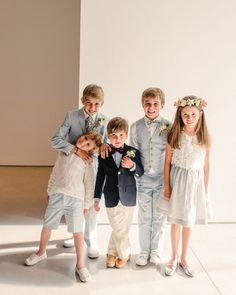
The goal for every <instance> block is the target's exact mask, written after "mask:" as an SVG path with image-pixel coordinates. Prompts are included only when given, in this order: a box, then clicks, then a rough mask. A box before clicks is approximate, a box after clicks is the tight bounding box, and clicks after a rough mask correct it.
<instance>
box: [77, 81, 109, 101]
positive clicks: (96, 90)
mask: <svg viewBox="0 0 236 295" xmlns="http://www.w3.org/2000/svg"><path fill="white" fill-rule="evenodd" d="M88 97H94V98H97V99H99V100H101V101H103V100H104V91H103V89H102V87H101V86H98V85H95V84H89V85H88V86H86V87H85V88H84V91H83V96H82V98H81V99H82V101H86V100H87V98H88Z"/></svg>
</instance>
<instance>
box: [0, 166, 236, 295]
mask: <svg viewBox="0 0 236 295" xmlns="http://www.w3.org/2000/svg"><path fill="white" fill-rule="evenodd" d="M50 171H51V168H50V167H0V294H4V295H5V294H6V295H25V294H26V295H27V294H30V295H35V294H50V295H51V294H56V295H60V294H69V295H73V294H81V295H85V294H91V295H93V294H96V295H100V294H101V295H107V294H109V295H126V294H127V295H139V294H142V295H152V294H153V295H154V294H155V295H167V294H168V295H169V294H170V295H179V294H181V295H185V294H186V295H194V294H196V295H199V294H204V295H205V294H206V295H217V294H222V295H235V294H236V287H235V285H236V255H235V249H236V224H209V225H207V226H196V227H195V228H194V230H193V235H192V240H191V249H190V253H189V262H190V264H191V266H192V267H193V268H194V269H195V272H196V276H195V278H193V279H189V278H186V277H185V276H184V275H183V274H182V273H181V271H178V273H177V274H176V275H175V276H174V277H171V278H168V277H165V276H164V275H163V268H164V263H165V262H166V261H167V260H168V258H169V255H170V241H169V229H170V228H169V226H167V230H166V239H165V246H164V255H163V265H161V266H158V267H154V266H153V265H148V266H147V267H144V268H140V267H137V266H136V265H135V262H134V261H135V256H136V255H137V253H138V252H139V242H138V228H137V225H136V224H134V225H133V226H132V228H131V233H130V240H131V242H132V258H131V262H130V263H129V264H128V265H127V266H126V267H125V268H124V269H106V267H105V260H106V247H107V243H108V239H109V235H110V226H109V225H108V224H107V218H106V213H105V210H104V208H103V209H102V210H101V213H100V215H99V232H98V234H99V247H100V252H101V256H100V258H99V259H97V260H90V259H87V261H86V264H87V266H88V268H89V270H90V272H91V274H92V281H91V282H89V283H87V284H83V283H81V282H80V281H79V279H78V277H76V275H75V271H74V270H75V255H74V251H73V249H64V248H63V247H62V243H63V240H64V239H65V238H69V237H70V235H69V234H68V233H67V231H66V227H65V225H61V227H60V229H59V230H58V231H54V232H53V235H52V239H51V242H50V243H49V247H48V256H49V257H48V259H47V260H46V261H42V262H41V263H39V264H38V265H36V266H33V267H26V266H24V265H23V263H24V260H25V258H26V257H27V256H28V255H29V254H31V253H33V252H34V251H35V250H36V249H37V245H38V241H39V235H40V231H41V223H42V221H41V220H42V217H43V213H44V209H45V206H46V194H45V190H46V185H47V181H48V177H49V174H50ZM136 222H137V210H136V211H135V218H134V223H136Z"/></svg>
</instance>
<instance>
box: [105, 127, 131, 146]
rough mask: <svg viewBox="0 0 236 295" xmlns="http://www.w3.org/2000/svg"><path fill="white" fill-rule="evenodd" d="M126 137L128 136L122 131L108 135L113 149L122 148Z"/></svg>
mask: <svg viewBox="0 0 236 295" xmlns="http://www.w3.org/2000/svg"><path fill="white" fill-rule="evenodd" d="M127 136H128V134H127V132H125V131H123V130H120V131H117V132H113V133H110V134H108V138H109V140H110V143H111V145H112V146H114V147H115V148H119V147H122V146H123V145H124V143H125V141H126V139H127Z"/></svg>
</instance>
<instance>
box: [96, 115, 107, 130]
mask: <svg viewBox="0 0 236 295" xmlns="http://www.w3.org/2000/svg"><path fill="white" fill-rule="evenodd" d="M104 123H105V118H103V117H100V118H98V120H97V123H96V124H95V125H94V128H98V127H101V126H102V125H104Z"/></svg>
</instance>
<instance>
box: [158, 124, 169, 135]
mask: <svg viewBox="0 0 236 295" xmlns="http://www.w3.org/2000/svg"><path fill="white" fill-rule="evenodd" d="M169 131H170V124H164V125H162V126H160V132H159V136H161V135H164V134H165V133H167V132H169Z"/></svg>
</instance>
